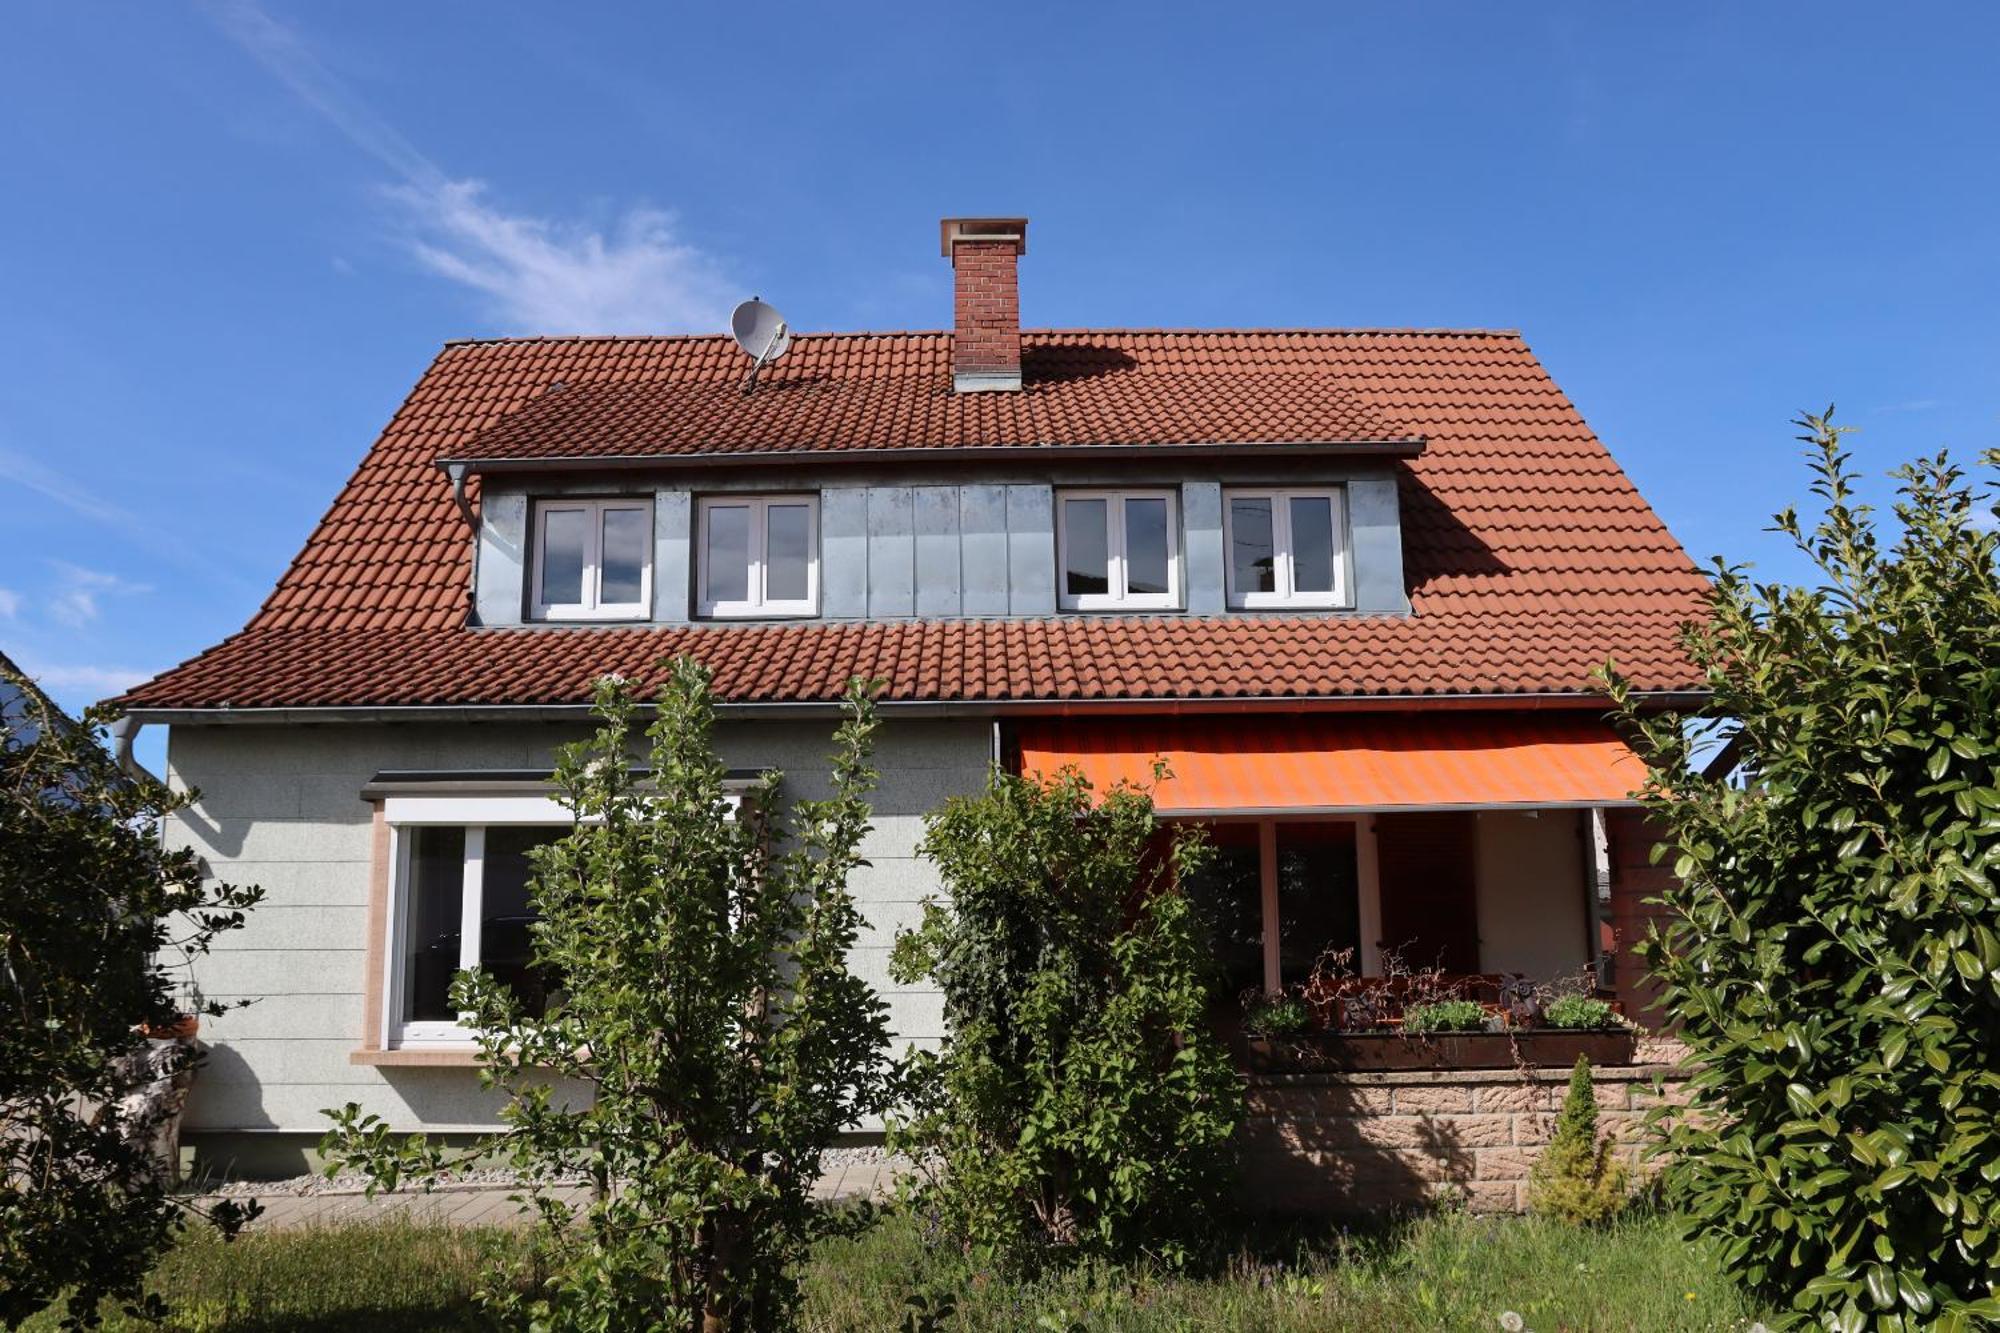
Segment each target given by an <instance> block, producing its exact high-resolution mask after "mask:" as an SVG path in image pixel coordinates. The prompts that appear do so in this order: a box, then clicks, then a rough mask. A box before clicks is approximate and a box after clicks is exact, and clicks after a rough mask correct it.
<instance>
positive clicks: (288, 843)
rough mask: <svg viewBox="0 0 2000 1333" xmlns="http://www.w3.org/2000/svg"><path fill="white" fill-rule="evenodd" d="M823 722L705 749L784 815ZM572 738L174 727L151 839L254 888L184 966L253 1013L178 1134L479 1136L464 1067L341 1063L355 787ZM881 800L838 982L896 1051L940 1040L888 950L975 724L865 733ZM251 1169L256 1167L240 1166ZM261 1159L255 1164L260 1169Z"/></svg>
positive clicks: (358, 814)
mask: <svg viewBox="0 0 2000 1333" xmlns="http://www.w3.org/2000/svg"><path fill="white" fill-rule="evenodd" d="M833 725H834V723H833V721H832V720H831V719H829V718H825V717H819V718H812V719H800V720H787V721H768V722H767V721H752V720H743V721H730V722H724V723H722V724H721V725H720V726H719V728H718V734H717V743H718V748H719V749H720V751H721V753H722V756H723V758H724V760H725V762H726V763H728V764H729V765H730V766H731V767H733V768H757V769H763V768H773V767H775V768H779V769H782V770H783V771H784V773H785V775H786V778H785V792H786V794H787V795H788V796H797V795H820V794H823V793H824V790H825V786H826V778H825V757H826V755H827V753H828V751H829V749H830V748H831V746H830V735H831V731H832V728H833ZM582 734H583V728H582V726H581V724H574V725H570V724H556V723H519V724H515V723H504V724H503V723H465V724H457V725H449V724H402V725H345V724H328V725H320V726H255V725H231V726H206V727H195V726H176V727H175V728H174V729H173V731H172V733H171V735H170V739H169V746H168V766H169V770H170V773H171V779H172V781H173V782H174V783H175V785H176V786H184V787H195V788H198V789H199V790H200V793H201V796H200V800H199V801H198V802H197V803H196V804H195V805H194V806H192V807H191V808H189V809H188V810H187V811H185V812H184V813H182V814H181V815H179V816H178V817H177V818H176V819H175V820H174V822H173V824H172V826H171V827H170V829H169V838H170V839H171V841H172V842H174V843H175V844H176V845H184V846H191V847H193V848H194V849H195V850H196V851H197V852H198V853H199V854H200V855H201V857H202V858H203V860H204V862H205V863H206V866H207V869H208V872H209V873H210V874H211V875H212V876H214V877H216V878H220V879H224V880H228V881H231V882H236V883H255V884H259V885H262V886H263V888H264V889H265V891H266V894H267V897H266V899H265V901H264V902H263V903H262V904H261V905H260V906H259V907H257V908H256V909H255V911H253V912H252V913H251V914H250V918H249V923H248V925H247V926H246V928H244V929H243V930H241V931H236V932H232V933H230V934H228V935H226V936H224V937H223V939H222V940H221V942H220V945H219V947H218V948H217V949H216V951H215V953H214V954H213V955H211V956H209V957H207V958H203V959H200V960H198V961H197V963H196V966H195V979H196V982H197V984H198V985H199V986H200V988H201V990H202V992H203V993H204V994H205V995H206V996H207V997H208V998H210V999H215V1000H221V1001H225V1002H226V1001H230V1000H235V999H252V1000H254V1001H255V1003H254V1004H252V1005H250V1006H249V1007H247V1008H244V1009H241V1010H237V1011H234V1012H232V1013H230V1014H228V1015H226V1016H225V1017H223V1018H220V1019H213V1020H206V1021H205V1023H204V1028H203V1033H202V1036H203V1039H204V1040H206V1041H208V1042H209V1043H210V1044H211V1046H212V1053H211V1055H210V1059H209V1063H208V1065H207V1066H206V1067H205V1068H204V1069H203V1070H202V1071H201V1073H200V1075H199V1077H198V1079H197V1081H196V1085H195V1089H194V1094H193V1097H192V1099H191V1101H190V1104H189V1108H188V1118H187V1125H186V1128H187V1131H188V1133H189V1135H190V1136H191V1141H192V1142H194V1143H196V1144H200V1143H202V1142H203V1140H204V1137H205V1136H206V1138H207V1139H209V1140H210V1141H215V1142H219V1141H221V1139H223V1138H227V1139H231V1140H235V1146H234V1147H233V1148H231V1149H230V1150H229V1152H228V1153H225V1154H222V1156H223V1157H225V1158H228V1157H234V1156H238V1155H240V1154H242V1152H243V1140H242V1139H241V1136H246V1135H248V1136H265V1137H267V1138H270V1139H274V1140H277V1139H287V1138H288V1140H289V1141H290V1142H291V1143H292V1145H293V1147H292V1151H293V1153H296V1152H297V1151H298V1150H300V1149H302V1148H304V1147H307V1146H309V1145H310V1142H311V1141H312V1140H315V1139H316V1138H317V1137H318V1135H319V1134H321V1133H323V1132H324V1130H325V1128H326V1121H325V1117H324V1116H323V1115H321V1112H322V1110H324V1109H325V1108H327V1107H332V1106H339V1105H342V1104H343V1103H346V1102H349V1101H356V1102H359V1103H360V1104H361V1105H362V1106H363V1107H364V1108H365V1109H367V1110H369V1111H372V1112H374V1113H376V1114H378V1115H380V1116H382V1117H383V1118H384V1119H386V1120H387V1121H388V1122H389V1123H390V1124H391V1125H392V1126H393V1127H394V1128H396V1129H398V1130H415V1129H427V1130H432V1131H440V1132H451V1131H458V1130H472V1129H478V1128H482V1127H490V1126H491V1125H492V1124H493V1123H494V1119H493V1117H494V1111H495V1108H496V1105H497V1103H496V1102H495V1100H494V1099H493V1098H492V1097H491V1096H489V1095H487V1094H483V1093H482V1092H481V1091H480V1090H479V1087H478V1077H477V1073H476V1071H475V1070H472V1069H469V1068H384V1067H376V1066H370V1065H364V1064H356V1063H353V1062H351V1060H350V1055H351V1054H352V1053H353V1052H355V1051H356V1050H357V1049H359V1048H360V1047H361V1046H362V1045H363V1039H364V1027H365V1023H364V1010H365V1008H366V1004H367V994H368V990H369V977H368V974H367V958H368V946H369V938H368V937H369V932H370V919H369V901H370V893H371V887H372V883H373V859H372V858H373V851H372V843H373V840H372V836H371V833H372V827H373V825H372V821H373V814H374V811H373V807H372V805H371V804H370V803H369V802H368V801H366V800H364V799H363V798H362V796H361V794H360V793H361V789H362V787H363V786H364V785H365V784H366V783H367V782H368V781H369V780H370V778H372V777H373V776H374V775H375V774H376V773H377V772H379V771H382V770H388V769H405V770H408V769H418V770H519V769H544V768H547V767H549V766H550V765H551V764H552V752H553V748H554V747H555V746H556V745H558V744H560V743H562V742H565V741H569V740H573V739H576V738H578V737H579V736H580V735H582ZM879 737H880V743H879V747H878V750H877V756H876V757H877V762H878V765H879V767H880V770H881V775H882V781H881V786H880V788H879V790H878V791H877V793H876V795H875V798H874V811H875V815H874V826H875V827H874V832H873V833H872V834H871V835H870V836H869V838H868V842H867V845H866V848H865V852H866V855H867V857H868V860H869V862H870V864H869V865H868V866H867V867H865V868H864V869H863V870H862V871H861V872H860V873H859V874H858V875H857V876H856V877H855V880H854V881H853V883H852V885H851V887H852V888H853V890H854V892H855V895H856V897H857V899H858V900H859V902H860V905H861V908H862V911H863V913H864V915H865V916H866V918H867V922H868V931H867V933H866V934H865V935H864V937H863V939H862V941H861V943H860V946H859V948H858V950H857V952H856V956H855V966H856V970H857V971H858V972H859V973H860V974H861V975H863V976H864V977H866V978H867V979H868V980H869V981H871V982H872V983H874V984H875V985H876V986H877V987H879V988H880V989H881V990H882V991H883V993H884V994H885V996H886V997H887V998H888V1000H889V1004H890V1019H891V1026H892V1029H893V1031H894V1033H895V1034H896V1040H897V1044H898V1045H899V1046H900V1045H901V1044H903V1043H904V1042H907V1041H916V1042H928V1041H931V1040H934V1039H936V1038H937V1037H938V1036H939V1035H940V1025H941V1020H942V1014H941V1008H940V1004H939V1000H938V997H937V995H936V994H935V993H933V992H929V991H924V990H914V989H902V988H898V987H895V986H894V985H893V984H891V983H890V981H889V979H888V970H887V961H888V950H889V946H890V944H891V942H892V940H893V937H894V933H895V931H896V929H897V928H898V927H899V926H903V925H906V924H913V923H914V922H915V920H916V918H917V912H918V904H919V903H920V902H921V901H922V899H923V898H924V897H925V896H926V895H928V894H931V893H932V892H934V891H935V889H936V880H935V877H934V875H933V873H932V871H931V868H930V867H929V865H928V864H927V863H925V862H923V861H920V860H918V859H917V858H916V855H915V849H916V845H917V842H918V839H919V837H920V836H921V831H922V816H923V814H924V813H925V812H927V811H929V810H931V809H933V808H934V807H935V806H936V805H937V804H938V803H939V802H940V801H941V800H943V799H944V798H945V797H946V796H949V795H953V794H956V793H969V792H974V791H977V790H978V789H979V788H980V787H981V785H982V784H983V782H984V781H985V776H986V772H987V768H988V765H989V762H990V757H991V753H992V750H991V747H992V733H991V726H990V724H989V723H987V722H984V721H982V720H979V719H949V720H936V719H927V720H917V719H892V720H889V721H887V722H885V724H884V725H883V728H882V730H881V732H880V733H879ZM251 1155H252V1156H255V1154H254V1153H253V1154H251ZM265 1156H266V1158H268V1154H267V1155H265Z"/></svg>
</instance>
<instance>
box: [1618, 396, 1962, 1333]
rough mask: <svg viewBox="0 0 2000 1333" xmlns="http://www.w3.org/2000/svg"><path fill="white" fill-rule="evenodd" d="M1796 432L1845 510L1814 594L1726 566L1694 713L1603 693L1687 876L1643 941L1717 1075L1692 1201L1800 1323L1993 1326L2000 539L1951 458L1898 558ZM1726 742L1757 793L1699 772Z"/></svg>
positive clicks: (1709, 1080) (1907, 474)
mask: <svg viewBox="0 0 2000 1333" xmlns="http://www.w3.org/2000/svg"><path fill="white" fill-rule="evenodd" d="M1802 424H1803V425H1805V426H1806V427H1807V428H1808V434H1807V435H1806V436H1805V437H1802V438H1805V439H1807V440H1808V441H1809V442H1810V444H1811V445H1812V451H1811V456H1812V458H1813V460H1814V461H1813V470H1814V472H1815V473H1816V480H1815V482H1814V484H1813V488H1812V489H1813V493H1814V494H1815V496H1816V497H1817V498H1818V500H1819V502H1820V503H1821V504H1822V505H1823V506H1824V513H1823V516H1822V517H1821V518H1820V520H1819V521H1818V522H1817V524H1816V525H1815V526H1813V527H1812V528H1811V529H1810V530H1807V529H1805V528H1804V527H1803V526H1802V525H1801V523H1800V522H1799V520H1798V518H1797V516H1796V515H1795V514H1793V513H1792V512H1791V511H1789V510H1788V511H1786V512H1785V513H1783V514H1780V515H1779V516H1778V519H1777V524H1778V528H1779V530H1780V531H1782V532H1784V533H1786V534H1787V535H1789V536H1790V537H1791V539H1792V540H1793V542H1794V543H1796V545H1797V546H1798V548H1799V550H1800V551H1802V552H1803V553H1804V554H1805V556H1806V557H1807V558H1809V559H1810V560H1812V561H1813V562H1814V564H1815V565H1816V567H1817V571H1818V574H1817V578H1816V579H1815V581H1814V585H1813V586H1806V587H1785V586H1780V585H1775V584H1754V583H1752V582H1751V581H1750V580H1749V578H1748V576H1747V575H1746V574H1745V573H1744V572H1743V571H1741V570H1738V569H1732V568H1728V567H1725V566H1722V565H1720V564H1718V566H1717V568H1716V571H1715V588H1714V592H1713V596H1712V599H1711V602H1710V606H1709V609H1708V614H1707V616H1706V618H1705V619H1704V621H1703V622H1702V623H1700V624H1698V625H1696V626H1694V627H1693V628H1692V629H1691V630H1690V631H1689V632H1688V634H1687V636H1686V643H1687V650H1688V652H1689V655H1690V657H1691V658H1692V660H1693V661H1694V662H1695V664H1696V665H1697V667H1699V668H1700V670H1701V671H1702V674H1703V676H1704V678H1705V682H1706V684H1707V686H1708V688H1709V689H1710V690H1711V691H1712V692H1713V694H1712V698H1711V701H1710V702H1709V703H1708V704H1707V705H1706V706H1705V707H1703V708H1701V709H1700V710H1698V711H1696V712H1693V713H1674V712H1668V713H1664V714H1653V713H1648V712H1647V710H1646V708H1645V706H1644V704H1643V701H1642V700H1640V699H1639V698H1638V697H1636V696H1635V695H1634V694H1633V693H1632V692H1631V691H1630V690H1629V689H1628V688H1627V687H1626V686H1625V684H1624V682H1622V681H1621V680H1619V679H1618V678H1617V676H1616V674H1615V673H1611V675H1610V682H1611V686H1612V692H1613V698H1614V700H1615V702H1616V703H1617V704H1618V705H1619V707H1620V710H1621V712H1622V713H1623V715H1624V718H1625V719H1626V720H1627V721H1628V722H1630V723H1633V724H1634V725H1636V726H1637V727H1638V728H1639V729H1640V731H1641V734H1642V737H1643V739H1642V744H1641V751H1642V753H1643V754H1644V756H1645V757H1646V760H1647V765H1648V769H1649V789H1648V793H1647V805H1648V807H1649V809H1650V811H1651V812H1652V814H1653V816H1654V817H1655V818H1656V820H1657V821H1658V823H1659V827H1660V828H1661V830H1662V832H1663V834H1664V837H1665V839H1666V841H1665V844H1664V848H1663V850H1664V851H1665V852H1666V853H1667V854H1668V855H1669V856H1670V858H1671V863H1672V865H1673V867H1674V873H1675V875H1676V876H1677V878H1678V880H1679V884H1678V885H1677V886H1676V887H1674V888H1672V889H1670V890H1669V891H1668V892H1667V893H1666V896H1665V900H1664V905H1665V907H1666V911H1667V916H1668V924H1667V928H1666V930H1665V932H1664V934H1662V935H1660V936H1659V937H1657V938H1655V939H1653V940H1651V941H1650V942H1649V943H1648V944H1647V946H1646V949H1647V958H1648V960H1649V962H1650V963H1651V966H1652V968H1653V970H1654V973H1655V975H1657V976H1658V977H1659V978H1660V980H1661V982H1662V984H1663V988H1664V992H1663V993H1664V1004H1665V1007H1666V1010H1667V1013H1668V1015H1669V1016H1670V1017H1671V1018H1672V1019H1673V1020H1674V1021H1676V1022H1677V1023H1678V1025H1679V1028H1680V1035H1681V1036H1682V1037H1683V1038H1685V1039H1686V1040H1687V1041H1688V1043H1689V1044H1690V1046H1691V1047H1692V1048H1693V1053H1694V1060H1695V1065H1696V1067H1697V1069H1698V1071H1699V1072H1698V1073H1697V1074H1696V1076H1695V1078H1694V1080H1693V1082H1692V1085H1691V1088H1692V1092H1693V1095H1694V1099H1695V1106H1694V1112H1693V1113H1692V1114H1689V1115H1687V1116H1684V1117H1677V1118H1675V1119H1674V1120H1673V1121H1672V1125H1671V1132H1670V1135H1669V1139H1668V1143H1669V1145H1670V1146H1671V1148H1672V1150H1673V1152H1674V1154H1675V1158H1676V1160H1677V1162H1678V1163H1679V1165H1678V1166H1677V1167H1676V1168H1675V1169H1674V1171H1673V1176H1672V1179H1673V1182H1674V1183H1675V1184H1676V1185H1677V1186H1678V1187H1679V1190H1680V1195H1679V1197H1680V1199H1681V1201H1682V1203H1683V1206H1684V1207H1685V1208H1686V1210H1687V1211H1688V1213H1689V1215H1690V1216H1691V1217H1692V1218H1693V1220H1694V1225H1695V1227H1696V1229H1698V1230H1699V1231H1700V1232H1702V1233H1705V1234H1707V1235H1710V1236H1714V1237H1716V1238H1718V1239H1719V1242H1720V1249H1721V1254H1722V1256H1723V1259H1724V1261H1725V1262H1726V1263H1727V1264H1728V1265H1729V1267H1730V1268H1731V1270H1732V1271H1733V1272H1734V1273H1735V1274H1736V1275H1737V1276H1739V1277H1740V1278H1741V1279H1742V1280H1744V1281H1745V1282H1747V1283H1749V1284H1750V1285H1751V1286H1752V1287H1753V1288H1755V1289H1756V1290H1757V1291H1758V1292H1760V1293H1761V1294H1763V1295H1765V1296H1766V1297H1768V1298H1769V1299H1770V1300H1771V1301H1772V1302H1773V1303H1774V1304H1777V1305H1780V1306H1784V1307H1789V1308H1790V1309H1791V1310H1793V1311H1795V1312H1796V1313H1797V1314H1798V1315H1799V1316H1800V1317H1801V1318H1803V1319H1806V1320H1810V1321H1811V1322H1812V1323H1814V1324H1815V1325H1824V1326H1826V1327H1830V1328H1839V1329H1858V1328H1861V1327H1863V1326H1865V1325H1868V1324H1869V1323H1870V1321H1882V1323H1881V1326H1885V1327H1886V1326H1902V1327H1915V1326H1918V1325H1922V1326H1926V1327H1928V1326H1933V1325H1943V1326H1950V1325H1952V1324H1957V1325H1958V1326H1960V1327H1964V1326H1969V1325H1970V1324H1972V1323H1973V1322H1975V1321H1978V1320H1988V1319H1995V1318H2000V1300H1995V1299H1994V1281H1995V1274H1996V1273H2000V1136H1996V1133H1995V1130H1996V1126H2000V1071H1996V1068H1995V1063H1994V1051H1995V1050H2000V778H1997V777H1996V764H2000V573H1996V568H1995V558H1996V555H2000V533H1996V531H1995V528H1994V526H1993V525H1992V522H1991V519H1990V517H1987V518H1983V519H1982V517H1981V516H1980V515H1979V510H1981V509H1985V510H1987V511H1988V513H1989V514H1990V513H1991V511H1992V510H1993V508H1994V506H1993V504H1992V501H1991V498H1990V496H1989V497H1988V498H1987V499H1985V500H1983V501H1982V500H1981V499H1979V498H1978V497H1977V496H1976V495H1975V494H1974V491H1973V488H1972V487H1971V486H1970V485H1968V484H1967V483H1966V482H1965V480H1964V478H1963V476H1962V474H1961V473H1960V472H1959V471H1958V470H1957V469H1955V468H1953V467H1952V466H1950V464H1949V463H1948V462H1947V460H1946V459H1945V457H1944V456H1943V455H1939V456H1938V457H1936V458H1933V459H1928V460H1922V461H1919V462H1917V463H1915V464H1912V465H1910V466H1907V467H1904V468H1901V469H1899V470H1898V471H1897V473H1896V476H1897V478H1898V492H1899V502H1898V503H1897V505H1896V518H1897V523H1896V525H1895V529H1894V531H1893V536H1891V535H1881V536H1878V534H1877V529H1876V523H1875V520H1874V518H1873V516H1872V514H1871V512H1870V511H1869V509H1868V507H1867V506H1865V505H1862V504H1860V503H1859V502H1858V501H1857V500H1856V499H1855V496H1854V485H1855V478H1854V476H1853V475H1852V473H1851V472H1850V470H1849V466H1848V458H1847V455H1846V454H1845V453H1844V452H1843V450H1842V448H1841V438H1840V431H1839V430H1837V429H1836V428H1835V427H1834V426H1833V425H1832V424H1831V420H1830V414H1829V416H1827V417H1809V418H1807V419H1805V420H1804V422H1802ZM1983 461H1984V464H1985V466H1986V467H1987V468H1989V469H1991V468H1994V467H1996V466H2000V452H1996V451H1988V452H1987V453H1986V454H1985V455H1984V456H1983ZM1890 542H1893V544H1887V543H1890ZM1724 731H1728V732H1733V733H1734V734H1735V735H1736V736H1737V737H1738V738H1739V739H1738V740H1737V741H1736V744H1737V746H1738V747H1739V753H1740V759H1741V763H1742V765H1743V769H1744V772H1745V773H1746V774H1747V775H1748V781H1747V782H1746V783H1735V782H1731V781H1728V780H1726V779H1724V778H1723V777H1721V776H1714V777H1711V776H1708V775H1707V774H1706V773H1704V772H1703V769H1702V765H1701V762H1700V757H1701V756H1705V754H1706V753H1707V749H1708V746H1709V745H1710V744H1711V743H1712V742H1713V741H1715V740H1717V739H1719V733H1721V732H1724ZM1891 1321H1900V1322H1899V1323H1898V1324H1893V1325H1892V1323H1891Z"/></svg>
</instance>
